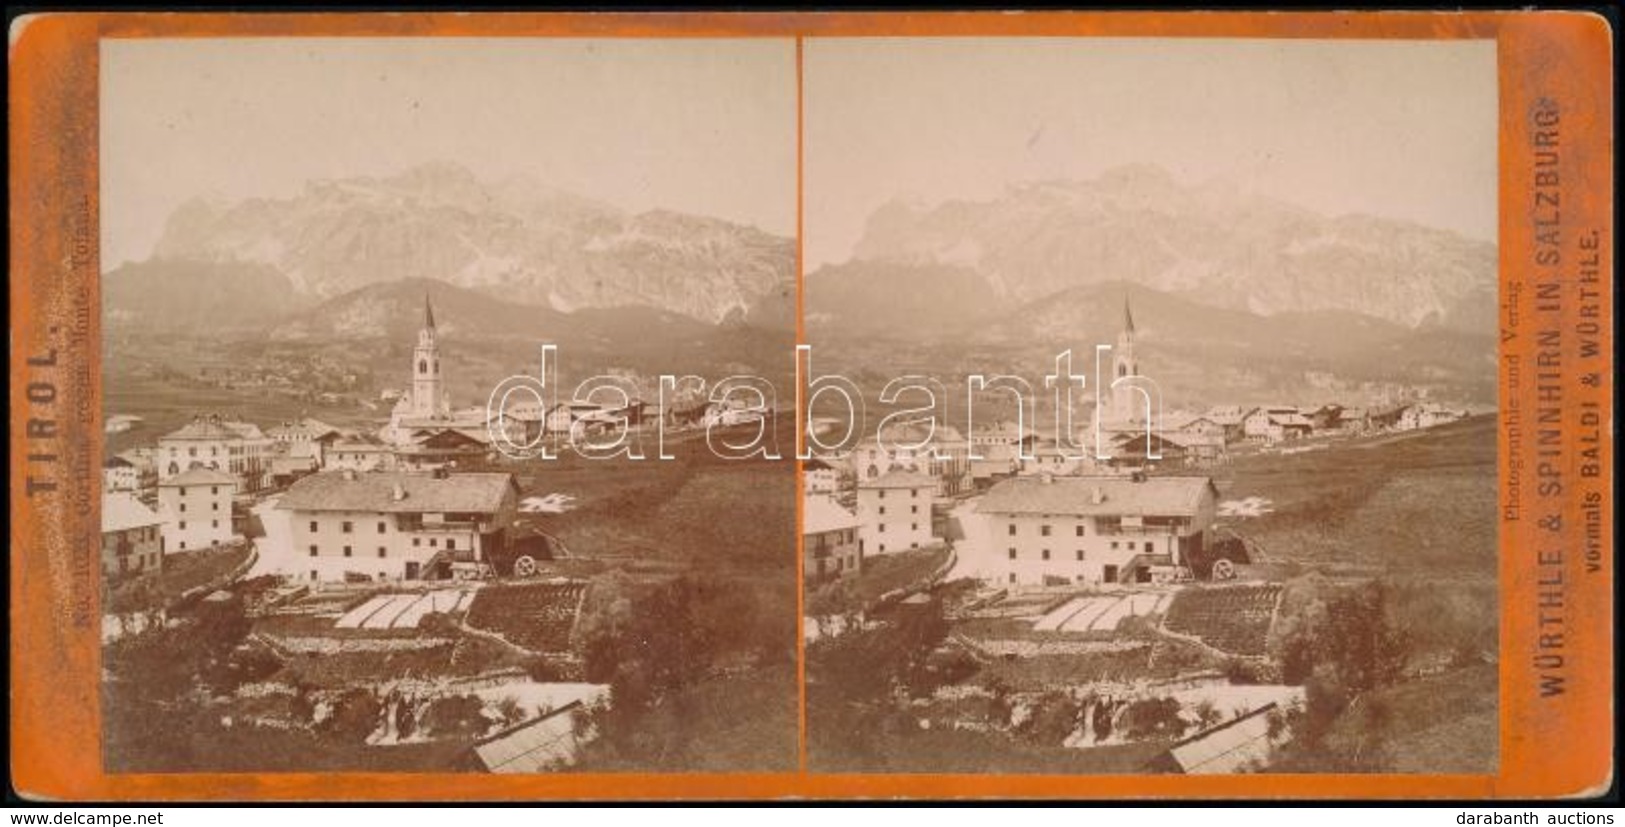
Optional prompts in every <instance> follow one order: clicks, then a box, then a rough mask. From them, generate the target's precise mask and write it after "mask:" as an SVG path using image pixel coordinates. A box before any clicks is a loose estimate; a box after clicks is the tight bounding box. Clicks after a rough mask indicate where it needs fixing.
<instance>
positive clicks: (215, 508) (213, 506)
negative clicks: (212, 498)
mask: <svg viewBox="0 0 1625 827" xmlns="http://www.w3.org/2000/svg"><path fill="white" fill-rule="evenodd" d="M209 510H210V511H219V510H220V503H209Z"/></svg>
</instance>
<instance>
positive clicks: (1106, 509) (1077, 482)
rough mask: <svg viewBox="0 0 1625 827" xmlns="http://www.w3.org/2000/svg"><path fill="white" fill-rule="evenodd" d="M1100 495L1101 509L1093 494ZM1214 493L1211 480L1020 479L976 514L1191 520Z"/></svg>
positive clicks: (996, 491) (997, 491)
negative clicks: (1136, 515) (1162, 517)
mask: <svg viewBox="0 0 1625 827" xmlns="http://www.w3.org/2000/svg"><path fill="white" fill-rule="evenodd" d="M1096 489H1099V490H1100V493H1101V495H1102V497H1101V501H1100V502H1099V503H1096V502H1094V492H1095V490H1096ZM1209 492H1212V493H1213V494H1214V495H1215V496H1216V495H1217V491H1216V489H1214V488H1213V481H1212V480H1211V479H1209V478H1208V477H1147V478H1144V479H1142V480H1140V481H1138V482H1136V481H1135V480H1134V479H1132V478H1130V477H1116V476H1113V477H1099V476H1096V477H1054V478H1052V479H1051V480H1050V481H1049V482H1045V481H1044V480H1043V479H1042V478H1034V477H1016V478H1014V479H1009V480H1005V481H1004V482H1001V483H999V484H998V485H995V486H993V488H992V490H990V491H988V492H987V496H985V497H983V498H982V502H981V503H980V504H979V505H978V506H977V507H976V510H977V511H978V512H980V513H983V514H1077V515H1087V516H1097V515H1098V516H1109V515H1117V514H1141V515H1147V514H1149V515H1157V516H1172V517H1188V516H1193V515H1195V514H1196V511H1197V509H1198V508H1199V507H1200V506H1201V503H1202V499H1203V497H1204V495H1207V494H1208V493H1209Z"/></svg>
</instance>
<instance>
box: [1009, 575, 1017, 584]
mask: <svg viewBox="0 0 1625 827" xmlns="http://www.w3.org/2000/svg"><path fill="white" fill-rule="evenodd" d="M1010 582H1012V583H1014V582H1016V573H1015V572H1010Z"/></svg>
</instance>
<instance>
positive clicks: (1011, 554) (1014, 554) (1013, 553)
mask: <svg viewBox="0 0 1625 827" xmlns="http://www.w3.org/2000/svg"><path fill="white" fill-rule="evenodd" d="M1010 559H1011V560H1014V559H1016V550H1015V549H1010Z"/></svg>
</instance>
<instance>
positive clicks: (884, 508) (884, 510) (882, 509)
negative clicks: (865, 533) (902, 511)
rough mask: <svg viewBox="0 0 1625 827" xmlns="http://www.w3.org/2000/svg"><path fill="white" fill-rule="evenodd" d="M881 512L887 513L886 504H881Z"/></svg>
mask: <svg viewBox="0 0 1625 827" xmlns="http://www.w3.org/2000/svg"><path fill="white" fill-rule="evenodd" d="M880 513H881V514H884V513H886V507H885V506H881V507H880Z"/></svg>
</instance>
